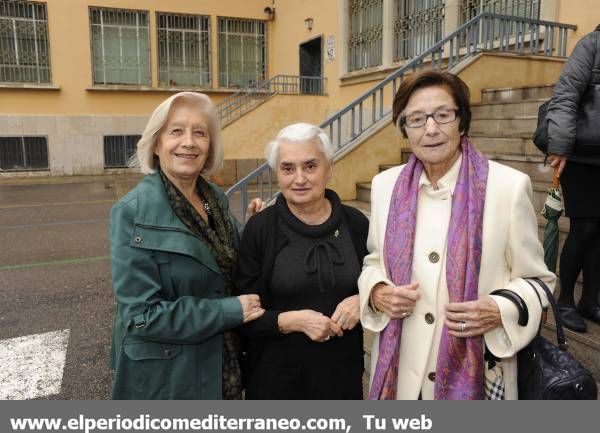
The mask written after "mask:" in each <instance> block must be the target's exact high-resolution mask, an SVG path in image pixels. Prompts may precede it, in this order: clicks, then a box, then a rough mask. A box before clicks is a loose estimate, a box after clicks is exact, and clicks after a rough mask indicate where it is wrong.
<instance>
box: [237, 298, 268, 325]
mask: <svg viewBox="0 0 600 433" xmlns="http://www.w3.org/2000/svg"><path fill="white" fill-rule="evenodd" d="M237 298H238V299H239V301H240V304H242V312H243V313H244V323H247V322H251V321H253V320H256V319H258V318H259V317H260V316H262V315H263V314H264V313H265V310H264V308H262V307H261V305H260V297H259V296H258V295H240V296H238V297H237Z"/></svg>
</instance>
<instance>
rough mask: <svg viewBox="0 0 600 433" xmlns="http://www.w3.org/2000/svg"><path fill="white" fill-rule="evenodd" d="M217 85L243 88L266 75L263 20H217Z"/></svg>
mask: <svg viewBox="0 0 600 433" xmlns="http://www.w3.org/2000/svg"><path fill="white" fill-rule="evenodd" d="M218 28H219V85H220V86H222V87H246V86H249V85H252V84H255V83H256V82H259V81H262V80H264V79H265V78H266V75H267V42H266V41H267V39H266V33H267V28H266V24H265V22H264V21H257V20H242V19H237V18H219V27H218Z"/></svg>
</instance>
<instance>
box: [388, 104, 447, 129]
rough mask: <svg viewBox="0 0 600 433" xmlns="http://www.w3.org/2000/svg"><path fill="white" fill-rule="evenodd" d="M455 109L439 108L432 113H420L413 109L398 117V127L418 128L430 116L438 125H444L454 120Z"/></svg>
mask: <svg viewBox="0 0 600 433" xmlns="http://www.w3.org/2000/svg"><path fill="white" fill-rule="evenodd" d="M457 111H458V110H456V109H453V110H451V109H448V108H440V109H439V110H437V111H435V112H434V113H422V112H420V111H415V112H414V113H410V114H408V115H406V116H402V117H400V127H403V126H407V127H409V128H420V127H421V126H423V125H425V124H426V123H427V120H428V119H429V118H430V117H431V118H433V120H435V123H437V124H438V125H444V124H446V123H451V122H454V121H455V120H456V112H457Z"/></svg>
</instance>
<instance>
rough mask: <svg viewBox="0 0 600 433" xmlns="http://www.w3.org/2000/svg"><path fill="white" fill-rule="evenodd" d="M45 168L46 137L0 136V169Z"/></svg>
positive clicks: (46, 166)
mask: <svg viewBox="0 0 600 433" xmlns="http://www.w3.org/2000/svg"><path fill="white" fill-rule="evenodd" d="M47 169H48V139H47V137H0V170H2V171H23V170H47Z"/></svg>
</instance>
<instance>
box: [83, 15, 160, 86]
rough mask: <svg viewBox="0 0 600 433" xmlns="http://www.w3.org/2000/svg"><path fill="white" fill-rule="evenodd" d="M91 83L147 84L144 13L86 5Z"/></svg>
mask: <svg viewBox="0 0 600 433" xmlns="http://www.w3.org/2000/svg"><path fill="white" fill-rule="evenodd" d="M90 26H91V34H92V63H93V75H94V84H139V85H150V47H149V39H148V37H149V36H148V35H149V33H148V12H144V11H132V10H125V9H103V8H90Z"/></svg>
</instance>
